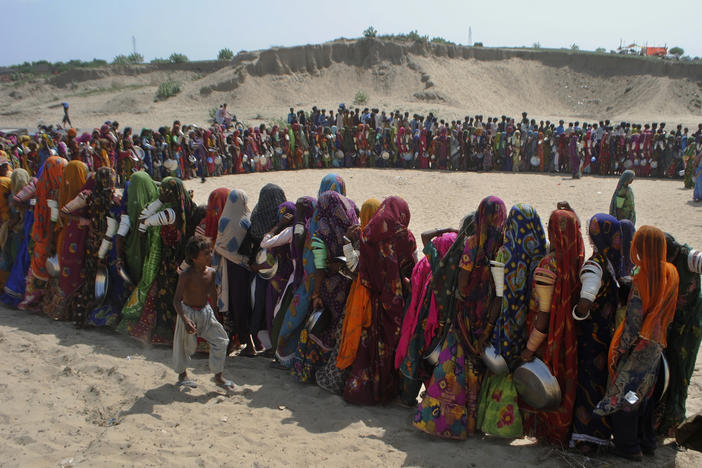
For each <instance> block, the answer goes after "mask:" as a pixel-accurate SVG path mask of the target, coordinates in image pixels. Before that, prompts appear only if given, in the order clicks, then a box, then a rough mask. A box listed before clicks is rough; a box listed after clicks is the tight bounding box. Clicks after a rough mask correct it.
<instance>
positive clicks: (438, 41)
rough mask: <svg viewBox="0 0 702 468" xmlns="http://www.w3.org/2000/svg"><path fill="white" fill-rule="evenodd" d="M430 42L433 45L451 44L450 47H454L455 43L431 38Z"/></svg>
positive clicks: (439, 38)
mask: <svg viewBox="0 0 702 468" xmlns="http://www.w3.org/2000/svg"><path fill="white" fill-rule="evenodd" d="M431 42H433V43H434V44H451V45H456V43H455V42H451V41H448V40H446V39H444V38H443V37H432V38H431Z"/></svg>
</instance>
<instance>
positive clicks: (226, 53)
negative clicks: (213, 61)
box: [217, 47, 234, 60]
mask: <svg viewBox="0 0 702 468" xmlns="http://www.w3.org/2000/svg"><path fill="white" fill-rule="evenodd" d="M233 58H234V52H232V49H228V48H226V47H225V48H224V49H220V50H219V52H217V60H231V59H233Z"/></svg>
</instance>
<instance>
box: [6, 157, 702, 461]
mask: <svg viewBox="0 0 702 468" xmlns="http://www.w3.org/2000/svg"><path fill="white" fill-rule="evenodd" d="M633 176H634V174H633V173H631V172H630V171H626V172H625V173H624V174H623V175H622V177H621V180H620V183H619V184H618V185H617V189H616V190H615V193H614V195H613V197H612V204H611V207H610V211H609V213H610V214H603V213H600V214H596V215H594V216H593V217H592V218H591V219H590V221H589V222H588V225H587V233H588V236H589V238H590V241H591V243H592V246H593V250H594V252H593V254H592V256H591V257H590V258H589V259H588V260H586V261H585V259H584V242H583V239H582V236H581V229H580V219H579V218H578V216H577V215H576V214H575V212H574V211H573V209H572V208H571V207H570V206H569V205H568V203H565V202H562V203H559V204H558V206H557V209H556V210H554V211H553V213H551V214H550V217H549V222H548V224H547V230H546V231H545V230H544V227H543V225H542V222H541V219H540V217H539V215H538V214H537V213H536V211H535V210H534V209H533V208H532V207H531V206H529V205H526V204H517V205H515V206H514V207H512V209H511V210H510V211H509V213H508V212H507V210H506V207H505V205H504V203H503V202H502V200H500V199H499V198H497V197H494V196H491V197H487V198H485V199H484V200H483V201H482V202H481V203H480V205H479V206H478V207H477V210H476V211H475V212H473V213H470V214H468V215H467V216H466V217H465V219H464V221H463V222H462V225H461V226H460V228H459V229H453V228H444V229H440V230H436V231H431V232H426V233H423V234H422V243H423V245H424V249H423V252H424V256H423V257H422V258H421V260H419V261H418V260H417V258H416V248H417V244H416V241H415V238H414V236H413V234H412V233H411V232H410V230H409V228H408V226H409V222H410V209H409V206H408V205H407V203H406V202H405V201H404V200H403V199H402V198H400V197H397V196H392V197H388V198H386V199H385V200H382V201H379V200H375V199H370V200H367V201H366V202H365V203H363V205H362V206H361V209H360V210H359V209H358V208H357V205H356V204H355V203H354V202H353V201H352V200H351V199H349V198H348V197H346V186H345V182H344V180H343V179H342V178H341V177H340V176H338V175H334V174H329V175H327V176H326V177H324V178H323V180H322V183H321V185H320V188H319V191H318V193H317V197H316V198H314V197H302V198H299V199H298V200H296V201H295V202H294V203H293V202H290V201H287V199H286V196H285V193H284V191H283V190H282V189H281V188H280V187H278V186H276V185H274V184H268V185H266V186H264V187H263V188H262V189H261V192H260V194H259V198H258V203H257V204H256V206H255V207H254V208H253V210H250V209H249V206H248V203H247V195H246V194H245V193H244V192H242V191H241V190H236V189H235V190H230V189H226V188H220V189H217V190H215V191H213V192H212V193H211V195H210V197H209V199H208V203H207V206H197V205H196V204H195V203H194V201H193V200H192V198H191V195H190V194H189V193H188V191H187V190H185V188H184V186H183V183H182V181H181V180H180V179H178V178H175V177H166V178H164V179H163V180H162V181H161V182H160V183H157V182H155V181H154V180H153V179H152V178H151V177H150V176H149V174H148V173H147V172H145V171H136V172H134V173H133V174H132V175H131V176H130V177H129V180H128V181H127V183H126V184H125V188H124V192H123V194H122V195H121V196H119V195H118V194H117V192H116V191H115V187H116V182H117V174H116V172H115V171H114V170H113V169H111V168H109V167H105V166H103V167H100V168H98V170H97V171H94V172H91V171H89V168H88V167H87V166H86V165H85V163H83V162H82V161H78V160H73V161H71V162H68V161H67V160H66V159H64V158H62V157H61V156H49V157H48V158H47V159H46V161H45V162H44V164H43V165H42V166H41V167H40V168H39V169H38V171H37V175H36V176H35V177H30V176H29V173H28V172H27V171H26V170H25V169H22V168H17V169H15V170H14V171H12V174H11V175H10V176H9V177H6V176H0V189H1V190H3V191H4V196H1V197H0V214H2V216H3V223H2V227H1V228H0V244H1V245H2V258H1V259H0V271H2V272H3V277H2V278H1V279H2V281H3V283H4V294H3V295H2V297H0V300H2V301H3V302H4V303H5V304H7V305H9V306H17V307H19V308H20V309H22V310H27V311H43V312H44V313H45V314H47V315H48V316H49V317H51V318H53V319H56V320H72V321H73V322H74V323H75V324H76V325H77V326H80V327H89V326H91V327H111V328H114V329H116V330H118V331H120V332H121V333H124V334H127V335H130V336H132V337H134V338H136V339H138V340H139V341H141V342H143V343H150V344H163V345H170V344H172V341H173V337H174V329H176V322H177V320H181V319H180V318H178V319H177V313H176V307H175V306H174V302H175V301H174V297H175V296H174V295H175V291H176V285H177V284H178V272H179V271H185V270H187V269H188V268H191V267H190V266H189V264H188V261H191V260H192V259H191V258H190V257H188V261H186V248H185V246H186V243H187V242H188V240H189V239H192V238H193V237H198V238H199V237H202V238H207V239H208V240H209V242H211V244H212V246H213V247H214V258H213V260H212V265H213V267H214V268H215V269H216V284H217V287H218V288H217V300H216V310H217V319H218V320H219V321H220V322H221V323H222V324H223V326H224V329H225V330H226V334H227V338H229V349H228V352H229V353H230V354H231V355H238V356H249V357H255V356H261V355H266V356H269V357H273V358H274V359H273V361H272V363H273V365H274V367H277V368H281V369H285V370H287V371H289V372H291V373H292V374H293V375H294V376H295V377H296V378H297V379H298V380H299V381H300V382H311V383H316V384H317V385H319V386H320V387H322V388H324V389H327V390H329V391H330V392H333V393H337V394H339V395H342V396H343V398H344V399H345V400H346V401H348V402H351V403H354V404H363V405H372V404H386V403H389V402H391V401H393V400H397V401H398V402H400V403H401V404H403V405H406V406H415V405H416V406H417V412H416V416H415V418H414V425H415V426H416V427H417V428H419V429H421V430H423V431H425V432H428V433H430V434H434V435H437V436H440V437H447V438H454V439H464V438H466V437H468V436H469V435H472V434H475V433H477V432H483V433H487V434H493V435H497V436H502V437H520V436H522V435H524V434H528V435H532V436H536V437H537V438H539V439H540V440H543V441H544V442H548V443H552V444H557V445H561V446H565V445H568V444H572V445H574V446H577V447H578V448H579V449H580V450H582V451H583V452H592V451H593V450H594V449H596V448H597V447H598V446H602V445H607V444H609V443H610V439H611V436H612V435H613V436H614V444H615V447H616V449H617V450H618V453H619V454H621V455H623V456H626V457H629V458H634V459H637V458H639V457H640V455H641V452H642V451H643V453H652V452H653V450H654V449H655V437H654V436H655V432H654V427H655V428H657V431H658V433H662V434H669V433H670V431H671V430H674V429H675V427H677V425H678V424H679V423H680V422H681V421H682V420H683V419H684V417H685V400H686V398H687V387H688V385H689V382H690V378H691V376H692V372H693V370H694V364H695V359H696V355H697V350H698V348H699V346H700V339H701V333H700V330H701V329H702V327H701V325H702V297H701V296H700V272H701V271H702V254H701V253H700V252H698V251H695V250H694V249H691V248H690V247H688V246H687V245H684V244H681V243H678V242H677V241H676V240H675V239H674V238H673V237H672V236H670V235H668V234H664V233H663V232H662V231H660V230H659V229H658V228H655V227H652V226H642V227H640V228H639V229H638V230H637V231H636V230H635V228H634V223H635V220H636V218H635V215H634V213H633V211H634V207H633V192H631V189H630V187H628V185H629V184H630V183H631V180H632V179H633ZM620 200H621V202H620ZM620 220H621V221H620ZM546 233H548V236H547V235H546ZM197 348H198V350H199V351H202V352H207V342H206V341H204V340H200V342H199V343H198V345H197ZM175 349H176V347H175V346H174V350H175ZM178 352H179V353H180V354H179V356H180V357H182V353H183V352H184V351H183V349H182V347H179V348H178ZM217 352H218V353H219V352H221V350H219V348H218V351H217ZM662 355H663V356H665V362H666V365H665V368H666V369H667V372H668V374H669V378H663V373H662V371H661V370H660V369H662V368H663V367H662V362H663V361H662V360H661V356H662ZM536 358H538V360H536ZM500 361H501V363H500ZM178 362H180V363H181V364H182V359H180V358H179V361H178ZM496 362H498V364H501V365H498V366H496V365H495V363H496ZM531 362H536V363H540V365H541V366H545V369H546V374H547V375H546V376H545V377H544V376H543V375H542V376H541V377H544V378H547V380H548V378H550V379H552V381H555V388H552V390H553V391H554V392H555V394H558V396H556V397H554V395H553V394H549V395H547V396H549V398H551V400H550V402H549V403H548V404H542V403H540V398H541V397H544V391H541V393H539V391H536V393H537V395H536V398H535V397H534V393H535V390H534V386H533V385H527V384H525V383H524V382H523V380H524V379H523V378H522V377H519V375H520V374H519V373H520V372H522V373H523V371H524V370H525V367H524V366H525V365H526V363H531ZM181 364H179V365H178V367H179V368H180V367H181ZM520 369H521V370H520ZM179 372H180V370H179ZM220 372H221V369H220ZM220 378H221V374H220ZM527 383H528V382H527ZM552 383H553V382H552ZM664 383H665V384H666V385H667V388H665V389H664V387H665V386H664V385H663V384H664ZM422 386H423V387H424V388H425V390H424V391H423V392H422V391H421V388H422ZM420 392H421V393H420ZM530 395H531V396H530ZM418 397H420V400H421V402H420V403H419V404H417V398H418ZM640 436H642V437H640Z"/></svg>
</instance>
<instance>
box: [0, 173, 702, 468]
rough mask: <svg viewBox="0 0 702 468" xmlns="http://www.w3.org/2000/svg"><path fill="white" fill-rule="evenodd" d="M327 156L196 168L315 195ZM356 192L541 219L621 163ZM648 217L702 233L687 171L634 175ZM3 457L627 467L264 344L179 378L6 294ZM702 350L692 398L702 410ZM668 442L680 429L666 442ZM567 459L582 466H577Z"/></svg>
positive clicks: (163, 360)
mask: <svg viewBox="0 0 702 468" xmlns="http://www.w3.org/2000/svg"><path fill="white" fill-rule="evenodd" d="M324 174H325V172H323V171H318V170H308V171H300V172H294V173H291V172H286V173H270V174H251V175H236V176H228V177H223V178H213V179H209V180H208V181H207V183H205V184H200V183H199V181H191V182H188V183H187V185H188V187H189V188H192V189H194V190H195V197H196V199H197V201H198V202H199V203H205V201H206V198H207V195H208V194H209V192H210V191H211V190H213V189H215V188H217V187H220V186H224V187H230V188H234V187H236V188H240V189H243V190H245V191H246V192H247V193H248V194H249V196H250V206H251V207H253V205H254V204H255V201H256V198H257V193H258V190H259V189H260V187H262V186H263V185H264V184H265V183H266V182H274V183H277V184H279V185H281V186H282V187H283V188H284V189H285V192H286V194H287V196H288V198H289V199H291V200H294V199H295V198H296V197H298V196H301V195H303V194H315V193H316V192H317V189H318V186H319V181H320V180H321V178H322V176H323V175H324ZM341 174H342V175H343V177H344V178H345V179H346V182H347V187H348V194H349V196H351V197H352V198H353V199H354V200H355V201H356V202H357V203H358V204H360V203H362V202H363V200H365V199H366V198H368V197H383V196H387V195H391V194H397V195H401V196H403V197H404V198H405V199H406V200H407V201H408V202H409V205H410V208H411V210H412V222H411V225H410V227H411V229H412V230H413V231H414V233H415V234H416V235H417V237H419V234H420V233H421V232H422V231H423V230H426V229H429V228H432V227H437V226H446V225H454V226H455V225H457V224H458V222H459V221H460V219H461V217H462V216H463V215H464V214H466V213H467V212H468V211H470V210H473V209H475V208H476V207H477V204H478V202H479V201H480V199H481V198H482V197H484V196H485V195H488V194H495V195H498V196H500V197H502V198H503V199H504V200H505V203H506V204H507V205H508V206H510V205H511V204H513V203H515V202H531V203H532V204H533V205H534V206H535V207H536V208H537V209H538V211H539V212H540V213H541V215H542V220H543V221H544V223H545V222H546V221H547V217H548V214H549V212H550V211H551V210H552V209H553V208H554V207H555V204H556V202H557V201H558V200H568V201H569V202H570V203H571V204H572V205H573V207H574V208H575V209H576V210H577V212H578V214H579V215H580V217H581V219H582V220H583V222H585V221H586V220H587V219H588V218H589V217H590V216H591V215H593V214H594V213H596V212H599V211H606V210H607V208H608V206H609V199H610V196H611V192H612V190H613V188H614V185H615V183H616V179H613V178H596V177H586V178H585V179H582V180H579V181H572V180H570V179H569V178H566V177H563V176H559V175H553V176H549V175H534V174H520V175H513V174H497V173H492V174H474V173H470V174H464V173H460V174H458V173H440V172H421V171H402V172H399V171H393V170H370V169H362V170H353V169H351V170H344V171H341ZM634 190H635V192H636V202H637V212H638V219H639V221H638V225H642V224H647V223H651V224H655V225H657V226H659V227H661V228H663V229H665V230H668V231H670V232H672V233H673V234H674V235H675V236H676V237H677V238H678V239H680V240H682V241H687V242H689V243H692V244H694V245H696V246H697V247H700V246H702V236H700V234H699V233H700V227H702V222H701V221H700V219H702V218H701V217H700V210H701V209H702V206H701V205H694V204H693V203H692V202H689V200H690V199H691V192H689V191H684V190H682V188H681V182H678V181H652V180H637V181H636V182H635V183H634ZM0 353H2V355H3V356H4V358H3V359H2V361H1V364H0V372H2V374H3V375H4V376H5V377H4V378H3V379H2V382H1V383H0V392H1V393H0V395H1V396H0V401H1V402H2V405H0V453H2V454H3V457H2V458H1V459H0V465H2V466H133V465H138V466H141V465H144V466H157V465H166V464H167V465H170V466H220V465H221V466H254V467H264V466H289V465H297V466H302V465H312V466H321V465H324V466H377V465H380V466H471V467H481V466H501V467H512V466H515V467H516V466H524V465H530V466H539V465H541V466H627V465H628V464H625V463H623V462H620V461H619V460H617V459H613V458H611V457H602V458H594V459H585V458H582V457H577V456H575V455H572V454H571V455H569V459H568V460H566V459H565V458H563V455H562V454H561V453H559V452H557V451H552V450H551V449H550V448H548V447H543V446H538V445H536V446H535V444H534V442H533V441H531V440H527V439H521V440H516V441H510V440H496V439H492V438H488V439H482V438H474V439H471V440H469V441H467V442H450V441H443V440H437V439H435V438H431V437H429V436H426V435H424V434H422V433H420V432H419V431H418V430H416V429H414V428H413V427H412V426H411V420H412V417H413V414H414V411H413V410H408V409H403V408H400V407H398V406H388V407H378V408H364V407H355V406H351V405H348V404H346V403H345V402H344V401H343V400H342V399H341V398H339V397H337V396H333V395H330V394H328V393H326V392H325V391H324V390H321V389H320V388H318V387H315V386H310V385H302V384H298V383H296V382H295V381H294V379H293V378H292V377H291V376H289V375H287V374H286V373H284V372H282V371H279V370H275V369H271V368H269V366H268V362H267V360H265V359H263V358H256V359H247V358H231V359H229V360H228V361H227V367H226V371H225V373H226V374H227V375H228V376H229V377H231V378H233V379H234V380H235V382H236V383H237V384H238V385H240V386H241V388H240V389H239V390H238V391H237V392H235V393H234V394H233V395H230V396H226V395H225V394H224V392H223V391H221V390H220V389H219V388H218V387H216V386H215V385H214V383H212V381H211V380H210V379H211V376H210V374H209V371H208V368H207V360H206V359H196V360H194V362H193V366H194V371H193V372H192V375H193V377H194V378H195V379H196V380H197V382H198V383H199V387H198V388H196V389H193V390H191V391H189V392H186V391H182V390H178V389H176V388H175V387H174V385H173V383H174V382H175V378H176V376H175V374H174V373H173V371H172V370H171V369H170V350H169V349H165V348H145V347H142V346H141V345H139V344H138V343H136V342H134V341H132V340H130V339H129V338H126V337H122V336H118V335H115V334H112V333H109V332H106V331H101V330H76V329H74V328H73V327H72V326H71V325H69V324H66V323H58V322H52V321H51V320H49V319H48V318H46V317H44V316H37V315H32V314H27V313H25V312H20V311H12V310H7V309H4V308H3V309H0ZM701 362H702V361H700V360H699V359H698V363H697V367H696V370H695V376H694V377H693V382H692V385H691V387H690V398H689V400H688V412H689V413H690V414H692V413H694V412H698V411H701V410H702V374H701V373H700V363H701ZM667 442H670V441H667ZM569 464H570V465H569ZM643 465H644V466H681V467H698V466H702V454H700V453H698V452H693V451H688V452H677V451H675V450H674V449H673V448H672V447H670V446H664V447H662V448H660V449H659V450H658V452H657V455H656V458H655V459H647V460H646V463H644V464H643Z"/></svg>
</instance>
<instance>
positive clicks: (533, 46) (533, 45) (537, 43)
mask: <svg viewBox="0 0 702 468" xmlns="http://www.w3.org/2000/svg"><path fill="white" fill-rule="evenodd" d="M531 48H532V49H540V48H541V43H540V42H534V43H533V44H532V45H531Z"/></svg>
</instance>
